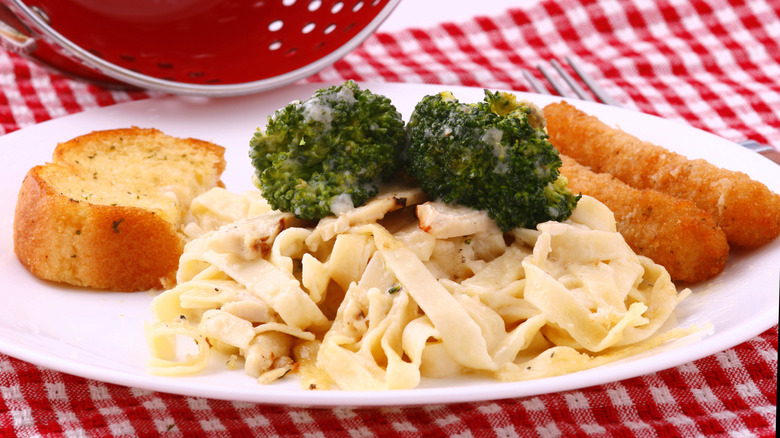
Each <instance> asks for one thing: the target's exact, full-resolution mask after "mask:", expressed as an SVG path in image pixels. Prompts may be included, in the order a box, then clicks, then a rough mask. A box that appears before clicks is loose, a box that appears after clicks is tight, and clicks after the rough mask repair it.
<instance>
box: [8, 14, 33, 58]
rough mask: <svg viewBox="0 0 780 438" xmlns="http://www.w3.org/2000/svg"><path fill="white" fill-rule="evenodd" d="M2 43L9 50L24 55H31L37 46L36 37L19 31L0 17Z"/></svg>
mask: <svg viewBox="0 0 780 438" xmlns="http://www.w3.org/2000/svg"><path fill="white" fill-rule="evenodd" d="M0 44H2V46H3V47H4V48H5V49H7V50H10V51H13V52H16V53H21V54H23V55H29V54H30V53H32V52H33V51H34V50H35V49H36V48H37V44H36V43H35V39H34V38H32V37H30V36H27V35H25V34H23V33H21V32H19V31H18V30H17V29H16V28H15V27H13V26H11V25H10V24H8V23H6V22H5V21H3V20H2V19H0Z"/></svg>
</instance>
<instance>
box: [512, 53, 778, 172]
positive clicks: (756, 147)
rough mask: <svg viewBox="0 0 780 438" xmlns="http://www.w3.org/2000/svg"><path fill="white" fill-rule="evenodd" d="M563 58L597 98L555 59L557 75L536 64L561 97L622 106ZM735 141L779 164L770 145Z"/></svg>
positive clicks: (531, 79)
mask: <svg viewBox="0 0 780 438" xmlns="http://www.w3.org/2000/svg"><path fill="white" fill-rule="evenodd" d="M565 59H566V62H567V63H568V64H569V66H570V67H571V69H572V70H574V72H575V73H576V74H577V76H579V77H580V79H581V80H582V83H583V84H585V86H586V87H587V88H588V90H590V92H591V93H592V94H593V96H596V99H598V100H596V99H594V98H593V97H592V96H591V94H589V93H588V92H587V91H585V89H583V88H582V86H581V85H580V83H579V82H578V81H577V80H576V79H574V77H572V76H571V75H570V74H569V73H568V72H567V71H566V69H564V68H563V66H562V65H561V64H560V63H559V62H558V61H557V60H555V59H553V60H551V61H550V65H551V66H552V67H553V69H555V72H556V73H557V76H556V75H555V74H553V73H552V72H551V71H550V69H548V68H547V67H545V66H544V65H538V66H537V68H538V69H539V72H540V73H541V74H542V76H544V78H545V79H547V82H548V83H549V84H550V86H551V87H552V89H553V90H554V91H555V93H557V94H558V95H559V96H562V97H576V98H578V99H581V100H587V101H591V102H601V103H604V104H606V105H611V106H623V105H621V104H620V103H619V102H618V101H617V100H615V99H614V98H612V96H610V95H609V93H607V92H606V91H604V89H602V88H601V87H599V85H598V84H597V83H596V81H595V80H594V79H593V78H592V77H591V76H590V75H588V74H587V73H586V72H585V70H584V69H583V68H582V67H581V66H580V64H578V63H577V62H576V61H574V59H573V58H571V57H569V56H567V57H566V58H565ZM522 73H523V76H524V77H525V79H526V81H528V83H529V84H530V85H531V88H532V89H533V90H534V91H535V92H537V93H541V94H553V93H551V92H550V90H549V89H548V88H547V87H546V86H545V85H544V84H543V83H542V82H541V81H539V80H538V79H536V77H535V76H534V75H532V74H531V73H530V72H529V71H528V70H523V71H522ZM559 78H560V79H563V82H561V80H560V79H559ZM737 143H738V144H740V145H742V146H743V147H745V148H747V149H750V150H751V151H753V152H756V153H759V154H761V155H763V156H765V157H766V158H769V159H770V160H772V161H774V162H775V163H777V164H780V152H779V151H778V150H777V149H775V148H773V147H772V146H769V145H765V144H761V143H759V142H757V141H755V140H743V141H740V142H737Z"/></svg>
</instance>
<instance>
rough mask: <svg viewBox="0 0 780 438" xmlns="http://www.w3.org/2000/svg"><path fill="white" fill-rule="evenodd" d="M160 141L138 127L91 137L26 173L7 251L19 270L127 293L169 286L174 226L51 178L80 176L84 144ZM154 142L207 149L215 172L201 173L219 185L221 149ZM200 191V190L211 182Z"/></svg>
mask: <svg viewBox="0 0 780 438" xmlns="http://www.w3.org/2000/svg"><path fill="white" fill-rule="evenodd" d="M160 135H164V134H162V133H160V132H159V131H157V130H144V129H138V128H131V129H121V130H112V131H99V132H93V133H90V134H87V135H85V136H82V137H78V138H76V139H74V140H72V141H70V142H66V143H63V144H60V145H59V146H58V148H57V150H56V151H55V153H54V160H53V161H54V163H47V164H45V165H40V166H36V167H33V168H32V169H30V171H29V172H28V173H27V175H26V176H25V178H24V180H23V182H22V187H21V189H20V191H19V196H18V200H17V206H16V212H15V217H14V229H13V232H14V236H13V238H14V250H15V252H16V255H17V257H18V258H19V261H20V262H21V263H22V265H23V266H25V268H27V269H28V270H29V271H30V272H31V273H33V274H34V275H35V276H37V277H39V278H42V279H45V280H51V281H55V282H63V283H68V284H71V285H75V286H84V287H90V288H96V289H108V290H116V291H123V292H130V291H140V290H149V289H156V288H160V287H169V286H171V285H173V284H175V273H176V269H177V266H178V260H179V257H180V255H181V253H182V251H183V248H184V243H185V242H184V238H183V236H182V235H181V233H180V232H179V229H178V227H179V224H177V223H175V222H174V221H171V220H170V219H169V218H168V219H166V218H165V217H164V215H163V214H162V213H161V212H160V211H156V210H155V209H152V208H144V207H143V206H132V205H121V204H116V205H112V203H107V202H105V200H103V202H101V203H92V202H90V201H88V200H87V199H83V198H82V199H79V198H78V196H74V194H73V193H68V191H69V190H71V188H70V187H68V188H66V189H64V188H63V187H62V185H63V183H62V181H59V180H58V178H60V176H61V175H68V176H69V177H70V176H72V175H74V174H76V175H80V174H79V173H78V170H77V169H75V168H74V166H73V165H72V161H73V157H74V156H76V157H78V156H83V151H88V150H91V149H90V147H88V146H87V145H88V144H89V145H94V143H95V142H98V141H104V140H105V139H106V138H111V137H114V136H151V137H154V138H157V137H158V136H160ZM160 139H161V140H166V141H182V142H183V143H186V144H189V145H190V146H191V147H193V148H195V150H198V149H199V148H203V149H202V150H207V151H210V152H208V154H207V155H210V156H211V157H213V158H210V159H213V161H214V166H215V168H214V169H213V170H209V171H208V172H207V173H209V174H210V175H211V176H212V178H213V176H214V174H216V178H217V180H218V178H219V175H221V173H222V170H223V169H224V167H225V162H224V158H223V154H224V149H222V148H221V147H219V146H217V145H214V144H212V143H208V142H201V141H199V140H192V139H184V140H182V139H175V140H171V139H173V137H167V136H165V137H164V138H160ZM189 142H192V143H189ZM193 145H194V146H193ZM80 153H81V154H82V155H80ZM117 165H119V166H121V165H133V166H137V165H138V163H122V162H120V163H117ZM138 172H141V173H142V172H143V168H142V167H139V168H138ZM68 182H70V180H68ZM120 183H121V182H120ZM207 185H208V187H205V186H204V190H205V189H208V188H211V187H212V186H213V185H214V184H207ZM71 191H72V190H71ZM109 194H110V192H109Z"/></svg>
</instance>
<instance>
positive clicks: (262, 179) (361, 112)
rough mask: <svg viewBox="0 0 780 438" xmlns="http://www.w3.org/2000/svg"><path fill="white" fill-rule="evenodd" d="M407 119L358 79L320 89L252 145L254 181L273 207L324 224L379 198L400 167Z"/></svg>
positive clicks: (280, 114) (272, 122)
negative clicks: (384, 183) (382, 183)
mask: <svg viewBox="0 0 780 438" xmlns="http://www.w3.org/2000/svg"><path fill="white" fill-rule="evenodd" d="M405 137H406V133H405V129H404V121H403V119H402V117H401V114H400V113H399V112H398V111H397V110H396V108H395V106H393V105H392V103H391V102H390V100H389V99H388V98H387V97H385V96H382V95H378V94H373V93H371V92H370V91H369V90H361V89H360V87H359V86H358V85H357V84H356V83H354V82H353V81H347V82H345V83H344V84H343V85H338V86H332V87H329V88H324V89H321V90H318V91H316V92H315V93H314V95H313V96H311V98H309V99H308V100H306V101H303V102H301V101H294V102H291V103H290V104H288V105H287V106H285V107H284V108H282V109H280V110H278V111H276V112H275V113H274V114H273V115H272V116H270V117H269V118H268V123H267V125H266V128H265V131H262V130H260V129H258V130H257V131H256V132H255V134H254V136H253V137H252V139H251V140H250V153H249V156H250V158H251V159H252V165H253V166H254V168H255V177H256V178H255V184H256V185H257V186H258V187H259V188H260V190H261V191H262V193H263V197H264V198H265V199H266V200H267V201H268V203H269V204H270V205H271V206H272V207H273V208H275V209H277V210H281V211H288V212H292V213H294V214H295V215H296V216H297V217H299V218H302V219H307V220H312V219H320V218H323V217H325V216H329V215H331V214H334V213H338V212H339V211H341V210H343V209H344V208H349V207H350V206H354V207H358V206H360V205H362V204H363V203H365V201H366V200H368V199H369V198H371V197H372V196H374V195H376V194H377V191H378V188H377V183H378V182H380V181H382V180H387V179H388V178H389V177H391V176H392V175H393V174H394V173H396V171H397V170H398V168H399V166H400V164H401V158H400V157H401V153H402V151H403V148H404V143H405Z"/></svg>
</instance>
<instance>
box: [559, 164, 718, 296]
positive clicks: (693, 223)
mask: <svg viewBox="0 0 780 438" xmlns="http://www.w3.org/2000/svg"><path fill="white" fill-rule="evenodd" d="M561 158H562V160H563V166H561V174H562V175H563V176H565V177H566V178H567V179H568V180H569V188H570V189H571V191H572V192H574V193H582V194H584V195H590V196H593V197H594V198H596V199H598V200H599V201H601V202H603V203H604V204H605V205H606V206H607V207H609V209H610V210H612V212H613V213H614V214H615V221H616V222H617V230H618V232H620V234H622V235H623V237H624V238H625V239H626V242H627V243H628V245H629V246H630V247H631V248H632V249H633V250H634V251H635V252H636V253H637V254H641V255H644V256H646V257H649V258H651V259H652V260H653V261H654V262H656V263H658V264H660V265H663V266H664V267H665V268H666V270H667V271H668V272H669V275H670V276H671V277H672V280H675V281H685V282H691V283H694V282H698V281H703V280H707V279H710V278H712V277H715V276H716V275H718V274H719V273H720V272H721V271H722V270H723V268H724V266H725V265H726V259H727V258H728V254H729V245H728V242H727V241H726V234H725V233H724V232H723V230H721V229H720V227H718V226H717V224H716V223H715V220H714V219H713V218H712V216H711V215H710V214H709V213H707V212H706V211H704V210H702V209H700V208H698V207H696V205H694V204H693V202H691V201H688V200H684V199H679V198H675V197H673V196H669V195H666V194H664V193H661V192H659V191H656V190H652V189H644V190H640V189H635V188H633V187H631V186H629V185H627V184H625V183H623V182H621V181H620V180H618V179H617V178H615V177H613V176H612V175H609V174H606V173H595V172H592V171H591V170H590V169H588V168H587V167H585V166H583V165H581V164H579V163H577V162H576V161H575V160H574V159H572V158H570V157H567V156H565V155H562V156H561Z"/></svg>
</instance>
